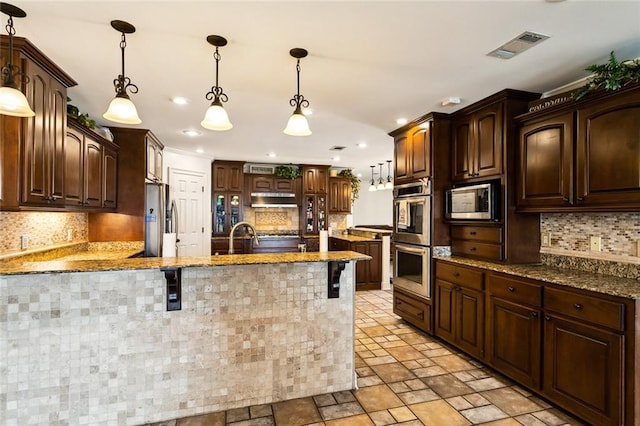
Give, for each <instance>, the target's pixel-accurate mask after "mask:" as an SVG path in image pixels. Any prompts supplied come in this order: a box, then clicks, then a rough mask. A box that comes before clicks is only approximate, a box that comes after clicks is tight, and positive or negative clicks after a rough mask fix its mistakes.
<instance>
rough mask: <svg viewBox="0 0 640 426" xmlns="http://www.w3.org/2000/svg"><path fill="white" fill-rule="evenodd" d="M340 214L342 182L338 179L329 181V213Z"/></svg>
mask: <svg viewBox="0 0 640 426" xmlns="http://www.w3.org/2000/svg"><path fill="white" fill-rule="evenodd" d="M339 212H340V182H339V181H338V179H335V178H331V179H329V213H339Z"/></svg>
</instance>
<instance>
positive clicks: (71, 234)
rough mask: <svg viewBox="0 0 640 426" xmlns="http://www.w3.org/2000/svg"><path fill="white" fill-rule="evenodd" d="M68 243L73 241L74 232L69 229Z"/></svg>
mask: <svg viewBox="0 0 640 426" xmlns="http://www.w3.org/2000/svg"><path fill="white" fill-rule="evenodd" d="M67 241H73V230H72V229H67Z"/></svg>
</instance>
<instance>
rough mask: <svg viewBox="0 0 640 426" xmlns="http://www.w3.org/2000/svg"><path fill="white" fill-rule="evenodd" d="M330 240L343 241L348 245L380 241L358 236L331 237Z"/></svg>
mask: <svg viewBox="0 0 640 426" xmlns="http://www.w3.org/2000/svg"><path fill="white" fill-rule="evenodd" d="M331 238H337V239H339V240H344V241H349V242H350V243H356V242H358V241H381V240H380V239H376V238H369V237H360V236H358V235H350V234H349V235H345V234H342V235H332V236H331Z"/></svg>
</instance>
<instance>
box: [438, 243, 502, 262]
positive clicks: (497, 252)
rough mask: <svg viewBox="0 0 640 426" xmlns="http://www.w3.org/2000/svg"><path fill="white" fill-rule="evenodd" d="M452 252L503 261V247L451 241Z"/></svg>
mask: <svg viewBox="0 0 640 426" xmlns="http://www.w3.org/2000/svg"><path fill="white" fill-rule="evenodd" d="M451 252H452V253H453V254H460V255H463V256H465V255H466V256H473V257H479V258H483V259H487V260H503V256H502V245H500V244H490V243H480V242H477V241H469V240H451Z"/></svg>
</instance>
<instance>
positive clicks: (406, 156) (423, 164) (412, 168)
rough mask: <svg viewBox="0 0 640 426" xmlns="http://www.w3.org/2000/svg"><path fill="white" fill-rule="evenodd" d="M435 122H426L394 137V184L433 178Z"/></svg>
mask: <svg viewBox="0 0 640 426" xmlns="http://www.w3.org/2000/svg"><path fill="white" fill-rule="evenodd" d="M432 127H433V121H425V122H423V123H420V124H417V125H414V126H412V127H410V128H409V129H408V130H405V131H402V132H401V133H399V134H397V135H395V136H394V145H395V149H394V160H395V161H394V182H395V183H396V184H402V183H405V182H410V181H413V180H416V179H420V178H424V177H427V176H431V133H432Z"/></svg>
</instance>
